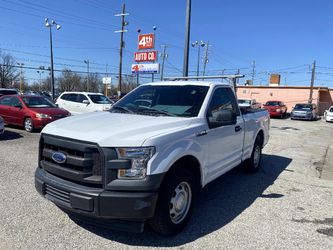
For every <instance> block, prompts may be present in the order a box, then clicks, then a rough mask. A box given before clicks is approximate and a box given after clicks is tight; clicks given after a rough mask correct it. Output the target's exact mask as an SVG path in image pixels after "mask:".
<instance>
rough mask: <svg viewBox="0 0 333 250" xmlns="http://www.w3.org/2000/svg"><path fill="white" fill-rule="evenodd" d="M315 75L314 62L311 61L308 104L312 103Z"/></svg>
mask: <svg viewBox="0 0 333 250" xmlns="http://www.w3.org/2000/svg"><path fill="white" fill-rule="evenodd" d="M315 73H316V60H314V61H313V64H312V74H311V84H310V96H309V100H308V103H312V95H313V85H314V78H315Z"/></svg>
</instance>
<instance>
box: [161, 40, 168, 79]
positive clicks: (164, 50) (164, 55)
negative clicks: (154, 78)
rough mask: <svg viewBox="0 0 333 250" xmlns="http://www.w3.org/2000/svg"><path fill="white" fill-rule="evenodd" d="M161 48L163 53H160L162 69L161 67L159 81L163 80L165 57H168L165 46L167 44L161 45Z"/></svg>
mask: <svg viewBox="0 0 333 250" xmlns="http://www.w3.org/2000/svg"><path fill="white" fill-rule="evenodd" d="M161 47H162V48H163V54H162V55H161V57H162V69H161V79H160V80H161V81H163V76H164V62H165V59H166V58H167V57H168V54H166V48H167V47H168V46H167V45H161Z"/></svg>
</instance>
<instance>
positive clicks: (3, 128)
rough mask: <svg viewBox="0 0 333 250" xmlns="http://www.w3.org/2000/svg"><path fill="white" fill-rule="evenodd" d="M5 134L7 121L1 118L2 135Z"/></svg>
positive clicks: (0, 131)
mask: <svg viewBox="0 0 333 250" xmlns="http://www.w3.org/2000/svg"><path fill="white" fill-rule="evenodd" d="M4 132H5V121H4V120H3V118H2V117H1V116H0V135H1V134H3V133H4Z"/></svg>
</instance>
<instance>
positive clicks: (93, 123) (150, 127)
mask: <svg viewBox="0 0 333 250" xmlns="http://www.w3.org/2000/svg"><path fill="white" fill-rule="evenodd" d="M191 120H192V119H191V118H180V117H169V116H144V115H134V114H124V113H110V112H93V113H88V114H83V115H77V116H71V117H67V118H64V119H61V120H58V121H55V122H52V123H50V124H48V125H47V126H46V127H45V128H44V129H43V130H42V133H45V134H50V135H56V136H61V137H67V138H72V139H76V140H82V141H89V142H94V143H97V144H98V145H100V146H101V147H135V146H141V145H142V144H143V143H144V142H145V140H147V139H148V138H150V137H153V136H158V135H160V134H165V133H168V132H171V131H175V130H179V129H181V128H184V127H186V126H189V125H190V124H191Z"/></svg>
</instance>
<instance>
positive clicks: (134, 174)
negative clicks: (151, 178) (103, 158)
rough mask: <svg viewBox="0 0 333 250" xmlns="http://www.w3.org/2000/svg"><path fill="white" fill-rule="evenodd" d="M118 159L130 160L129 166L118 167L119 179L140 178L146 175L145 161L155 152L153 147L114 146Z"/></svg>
mask: <svg viewBox="0 0 333 250" xmlns="http://www.w3.org/2000/svg"><path fill="white" fill-rule="evenodd" d="M116 151H117V154H118V158H119V159H128V160H131V168H129V169H119V170H118V178H119V179H142V178H145V177H146V172H147V163H148V161H149V160H150V159H151V158H152V157H153V155H154V154H155V148H154V147H144V148H143V147H142V148H116Z"/></svg>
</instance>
